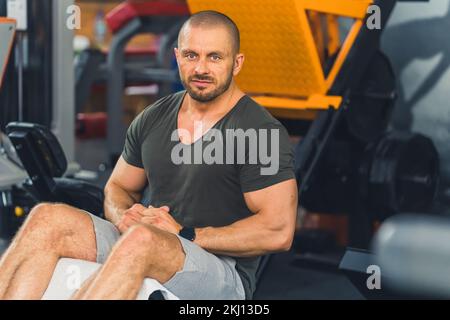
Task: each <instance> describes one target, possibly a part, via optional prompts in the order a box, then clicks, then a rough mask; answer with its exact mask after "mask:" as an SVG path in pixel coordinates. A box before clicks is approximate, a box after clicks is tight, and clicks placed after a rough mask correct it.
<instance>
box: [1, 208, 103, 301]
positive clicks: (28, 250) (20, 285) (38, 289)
mask: <svg viewBox="0 0 450 320" xmlns="http://www.w3.org/2000/svg"><path fill="white" fill-rule="evenodd" d="M96 250H97V249H96V242H95V233H94V229H93V224H92V220H91V218H90V217H89V216H88V215H87V214H86V213H84V212H83V211H81V210H78V209H76V208H72V207H70V206H67V205H62V204H41V205H38V206H36V207H35V208H34V209H33V210H32V212H31V213H30V216H29V217H28V219H27V221H26V222H25V223H24V225H23V226H22V228H21V229H20V230H19V232H18V234H17V236H16V237H15V239H14V240H13V242H12V244H11V246H10V247H9V248H8V250H7V251H6V252H5V254H4V255H3V257H2V258H1V259H0V299H41V298H42V295H43V294H44V292H45V290H46V289H47V286H48V284H49V282H50V279H51V277H52V274H53V271H54V269H55V267H56V264H57V262H58V260H59V258H61V257H67V258H74V259H83V260H88V261H95V259H96Z"/></svg>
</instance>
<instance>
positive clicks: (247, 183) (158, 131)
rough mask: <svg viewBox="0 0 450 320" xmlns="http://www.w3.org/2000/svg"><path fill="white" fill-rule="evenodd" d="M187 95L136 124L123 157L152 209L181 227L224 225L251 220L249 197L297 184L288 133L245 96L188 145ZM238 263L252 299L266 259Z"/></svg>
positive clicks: (150, 110) (162, 103)
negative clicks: (184, 135) (143, 177)
mask: <svg viewBox="0 0 450 320" xmlns="http://www.w3.org/2000/svg"><path fill="white" fill-rule="evenodd" d="M185 94H186V92H185V91H182V92H178V93H175V94H172V95H169V96H167V97H165V98H163V99H161V100H159V101H157V102H156V103H154V104H153V105H151V106H149V107H147V108H146V109H145V110H144V111H143V112H142V113H141V114H140V115H139V116H138V117H137V118H136V119H135V120H134V121H133V123H132V124H131V126H130V128H129V129H128V132H127V137H126V142H125V148H124V151H123V154H122V156H123V158H124V159H125V161H126V162H127V163H129V164H130V165H133V166H136V167H140V168H144V169H145V172H146V174H147V178H148V181H149V189H150V194H151V195H150V199H151V205H152V206H154V207H160V206H164V205H167V206H169V207H170V210H171V214H172V215H173V217H174V219H175V220H176V221H177V222H178V223H180V224H181V225H182V226H186V227H196V228H202V227H208V226H209V227H222V226H227V225H230V224H232V223H234V222H236V221H238V220H241V219H244V218H247V217H249V216H251V215H252V214H253V213H252V212H251V211H250V210H249V209H248V207H247V205H246V203H245V200H244V193H246V192H250V191H255V190H259V189H263V188H266V187H269V186H271V185H274V184H276V183H279V182H282V181H285V180H288V179H293V178H295V175H294V169H293V151H292V147H291V144H290V141H289V137H288V134H287V132H286V130H285V128H284V127H283V126H282V125H281V124H280V122H279V121H277V120H276V119H275V118H273V117H272V116H271V115H270V114H269V112H267V110H265V109H264V108H262V107H261V106H259V105H258V104H257V103H256V102H255V101H253V100H252V99H251V98H250V97H249V96H244V97H243V98H241V100H240V101H239V102H238V103H237V104H236V106H235V107H234V108H233V109H232V110H231V111H229V112H228V113H227V114H226V115H225V116H224V117H223V118H222V119H221V120H219V121H218V122H217V123H216V124H215V125H214V126H213V128H212V129H211V130H209V131H208V132H207V133H206V134H205V135H204V136H203V137H202V138H200V139H198V140H196V141H195V142H194V143H192V144H191V145H185V144H182V143H181V142H180V140H179V138H178V137H179V135H178V133H177V131H176V130H177V129H178V128H177V127H178V121H177V119H178V112H179V109H180V107H181V104H182V102H183V99H184V96H185ZM264 132H266V134H264ZM243 133H245V134H247V136H245V135H243ZM245 137H246V138H245ZM255 137H256V139H257V140H255ZM243 141H245V142H246V143H245V144H244V143H243ZM277 149H278V150H279V152H277V151H278V150H277ZM278 154H279V156H277V155H278ZM264 155H265V156H264ZM277 158H278V159H277ZM264 170H266V171H264ZM235 259H236V270H237V271H238V273H239V275H240V276H241V279H242V282H243V284H244V289H245V292H246V298H247V299H251V298H252V296H253V292H254V290H255V282H256V280H255V273H256V270H257V267H258V264H259V260H260V257H252V258H235Z"/></svg>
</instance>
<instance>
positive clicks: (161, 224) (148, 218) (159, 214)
mask: <svg viewBox="0 0 450 320" xmlns="http://www.w3.org/2000/svg"><path fill="white" fill-rule="evenodd" d="M169 212H170V208H169V207H167V206H163V207H161V208H154V207H152V206H149V207H148V208H147V207H144V206H143V205H141V204H135V205H133V206H132V207H131V208H130V209H128V210H126V211H125V212H124V213H123V215H122V217H121V219H120V221H119V223H118V224H117V225H116V227H117V229H119V231H120V233H121V234H123V233H125V232H126V231H127V230H128V228H130V227H131V226H133V225H135V224H139V223H140V224H144V225H151V226H154V227H156V228H158V229H161V230H164V231H167V232H170V233H174V234H178V233H179V232H180V230H181V229H182V226H181V225H180V224H179V223H177V222H176V221H175V219H174V218H173V217H172V216H171V215H170V213H169Z"/></svg>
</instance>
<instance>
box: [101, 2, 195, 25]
mask: <svg viewBox="0 0 450 320" xmlns="http://www.w3.org/2000/svg"><path fill="white" fill-rule="evenodd" d="M189 14H190V12H189V7H188V5H187V4H186V3H184V2H172V1H161V0H160V1H142V0H141V1H136V0H135V1H127V2H124V3H122V4H120V5H119V6H117V7H116V8H114V9H113V10H112V11H111V12H110V13H108V15H107V16H106V23H107V24H108V26H109V28H110V29H111V31H112V33H116V32H117V31H118V30H120V28H122V27H123V26H124V25H125V24H127V23H128V22H129V21H130V20H132V19H134V18H136V17H148V16H187V15H189Z"/></svg>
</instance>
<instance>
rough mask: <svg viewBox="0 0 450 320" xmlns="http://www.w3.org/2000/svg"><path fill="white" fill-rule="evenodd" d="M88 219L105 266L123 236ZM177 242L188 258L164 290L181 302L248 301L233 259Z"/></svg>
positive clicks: (99, 221) (99, 258)
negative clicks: (91, 222) (92, 226)
mask: <svg viewBox="0 0 450 320" xmlns="http://www.w3.org/2000/svg"><path fill="white" fill-rule="evenodd" d="M89 215H90V216H91V218H92V221H93V223H94V229H95V236H96V242H97V262H98V263H102V264H103V263H104V262H105V261H106V259H107V257H108V255H109V253H110V252H111V249H112V247H113V246H114V244H115V243H116V242H117V240H118V239H119V238H120V233H119V231H118V230H117V228H116V227H115V226H114V225H113V224H112V223H110V222H109V221H106V220H103V219H101V218H99V217H97V216H94V215H92V214H89ZM178 238H179V240H180V242H181V245H182V246H183V250H184V253H185V254H186V258H185V261H184V266H183V269H182V270H181V271H179V272H177V273H176V274H175V275H174V276H173V277H172V278H171V279H170V280H169V281H168V282H166V283H164V284H163V285H164V287H166V288H167V289H168V290H169V291H171V292H172V293H173V294H174V295H176V296H177V297H178V298H180V299H182V300H244V299H245V292H244V287H243V285H242V280H241V277H240V276H239V273H238V272H237V271H236V268H235V266H236V261H235V260H234V259H233V258H230V257H226V256H216V255H213V254H211V253H209V252H207V251H206V250H204V249H202V248H200V247H199V246H198V245H196V244H195V243H193V242H191V241H189V240H186V239H184V238H182V237H178Z"/></svg>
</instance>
